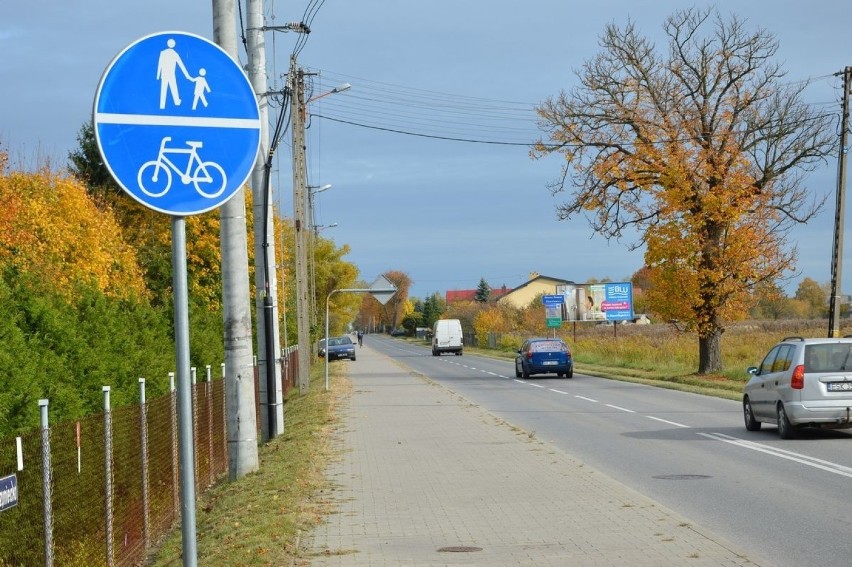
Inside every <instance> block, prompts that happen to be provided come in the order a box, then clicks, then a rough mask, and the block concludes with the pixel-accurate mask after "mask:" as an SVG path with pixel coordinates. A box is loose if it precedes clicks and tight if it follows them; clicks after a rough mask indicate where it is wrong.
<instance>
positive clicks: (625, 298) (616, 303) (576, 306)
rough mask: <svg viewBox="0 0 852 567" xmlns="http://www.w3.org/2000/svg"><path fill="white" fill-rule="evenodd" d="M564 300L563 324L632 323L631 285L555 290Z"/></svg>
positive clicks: (627, 283)
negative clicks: (583, 322)
mask: <svg viewBox="0 0 852 567" xmlns="http://www.w3.org/2000/svg"><path fill="white" fill-rule="evenodd" d="M556 293H557V294H559V295H562V296H564V297H565V301H564V303H563V309H562V320H563V321H600V322H610V321H632V320H633V284H632V283H631V282H614V283H594V284H565V285H559V286H556Z"/></svg>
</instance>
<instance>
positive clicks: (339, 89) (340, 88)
mask: <svg viewBox="0 0 852 567" xmlns="http://www.w3.org/2000/svg"><path fill="white" fill-rule="evenodd" d="M351 88H352V85H350V84H349V83H343V84H342V85H339V86H337V87H334V88H333V89H331V90H330V91H328V92H327V93H323V94H321V95H317V96H315V97H313V98H309V99H308V100H306V101H305V106H306V107H307V105H308V104H310V103H312V102H314V101H315V100H319V99H321V98H322V97H325V96H328V95H333V94H335V93H342V92H343V91H348V90H349V89H351Z"/></svg>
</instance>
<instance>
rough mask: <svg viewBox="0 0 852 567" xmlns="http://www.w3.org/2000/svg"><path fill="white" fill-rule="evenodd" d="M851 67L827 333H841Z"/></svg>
mask: <svg viewBox="0 0 852 567" xmlns="http://www.w3.org/2000/svg"><path fill="white" fill-rule="evenodd" d="M850 87H852V67H846V68H845V69H844V70H843V103H842V105H841V117H840V152H839V157H838V161H837V206H836V207H835V212H834V246H833V248H832V253H831V297H830V299H829V306H828V336H829V337H835V338H836V337H839V336H840V305H841V301H840V298H841V297H840V296H841V293H842V282H843V217H844V216H845V215H846V134H847V131H848V128H849V89H850Z"/></svg>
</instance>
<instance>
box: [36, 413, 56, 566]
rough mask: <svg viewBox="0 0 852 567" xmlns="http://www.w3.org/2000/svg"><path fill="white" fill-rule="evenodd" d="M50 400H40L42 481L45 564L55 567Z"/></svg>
mask: <svg viewBox="0 0 852 567" xmlns="http://www.w3.org/2000/svg"><path fill="white" fill-rule="evenodd" d="M48 403H49V402H48V400H39V401H38V407H39V413H40V414H41V482H42V494H43V496H44V565H45V567H53V504H52V501H53V478H52V477H53V467H52V465H51V463H50V426H49V424H48V420H47V405H48Z"/></svg>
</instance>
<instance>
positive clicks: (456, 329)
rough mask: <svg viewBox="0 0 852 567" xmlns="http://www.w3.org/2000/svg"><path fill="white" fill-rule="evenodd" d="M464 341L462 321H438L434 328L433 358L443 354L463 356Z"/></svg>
mask: <svg viewBox="0 0 852 567" xmlns="http://www.w3.org/2000/svg"><path fill="white" fill-rule="evenodd" d="M463 344H464V341H463V339H462V327H461V321H459V320H458V319H438V320H437V321H435V325H434V326H433V327H432V356H439V355H440V354H441V353H443V352H452V353H455V354H456V355H457V356H461V355H462V350H463V348H464V347H463V346H462V345H463Z"/></svg>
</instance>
